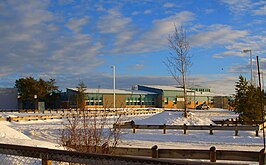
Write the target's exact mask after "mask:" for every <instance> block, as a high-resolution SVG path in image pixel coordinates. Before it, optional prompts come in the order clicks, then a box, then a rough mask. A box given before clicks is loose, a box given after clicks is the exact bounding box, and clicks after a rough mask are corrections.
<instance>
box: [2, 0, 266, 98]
mask: <svg viewBox="0 0 266 165" xmlns="http://www.w3.org/2000/svg"><path fill="white" fill-rule="evenodd" d="M174 25H176V26H177V27H180V26H182V27H184V29H185V30H186V33H187V38H188V40H189V43H190V50H189V54H190V55H191V56H192V57H191V61H192V66H191V67H190V69H189V72H188V73H189V74H188V79H189V84H190V85H191V86H193V85H200V86H204V87H209V88H211V89H212V90H213V91H215V92H221V93H227V94H228V93H234V86H235V82H236V81H238V77H239V75H240V74H241V75H243V76H245V77H246V78H247V79H248V80H249V79H250V72H251V71H250V70H251V65H250V54H249V52H248V53H243V50H245V49H249V50H251V52H252V59H253V60H252V61H253V62H252V63H253V71H254V73H253V75H254V78H253V79H255V80H258V78H256V74H257V66H256V56H258V57H259V61H260V68H261V71H262V72H264V73H266V28H265V27H266V1H265V0H261V1H260V0H257V1H255V0H215V1H214V0H186V1H184V0H180V1H175V0H157V1H153V0H141V1H133V0H120V1H118V0H80V1H78V0H38V1H36V0H23V1H20V0H2V1H0V36H1V37H0V57H1V58H0V87H14V84H15V80H17V79H19V78H24V77H29V76H32V77H34V78H36V79H39V78H43V79H45V80H49V79H50V78H53V79H55V80H56V82H57V85H58V86H59V87H60V89H62V90H65V88H68V87H76V86H77V85H78V83H79V82H80V81H83V82H84V83H85V84H86V85H87V87H88V88H98V87H100V88H112V86H113V84H112V83H113V69H112V68H111V66H112V65H115V66H116V88H120V89H130V88H131V86H133V85H136V84H149V85H176V84H177V83H176V82H175V81H174V80H173V78H172V77H171V75H170V73H169V71H168V69H167V67H166V65H165V64H164V61H165V60H166V58H167V57H168V56H169V55H170V51H171V50H170V48H169V41H168V39H167V38H168V36H169V35H171V34H173V32H174ZM265 78H266V74H265V76H264V79H265ZM254 82H255V81H254ZM262 82H264V81H262Z"/></svg>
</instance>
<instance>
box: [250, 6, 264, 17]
mask: <svg viewBox="0 0 266 165" xmlns="http://www.w3.org/2000/svg"><path fill="white" fill-rule="evenodd" d="M253 12H254V14H255V15H266V5H264V6H262V7H260V8H259V9H257V10H254V11H253Z"/></svg>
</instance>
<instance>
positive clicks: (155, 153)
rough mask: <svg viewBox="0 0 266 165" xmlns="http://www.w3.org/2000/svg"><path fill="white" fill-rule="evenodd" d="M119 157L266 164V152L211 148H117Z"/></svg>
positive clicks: (116, 152) (116, 151)
mask: <svg viewBox="0 0 266 165" xmlns="http://www.w3.org/2000/svg"><path fill="white" fill-rule="evenodd" d="M115 154H117V155H135V156H152V158H170V159H205V160H210V162H216V161H217V160H232V161H254V162H259V164H260V165H262V164H263V163H264V157H265V150H264V149H262V150H261V151H260V152H255V151H229V150H216V148H215V147H211V148H210V149H209V150H196V149H158V147H157V146H156V145H155V146H153V147H152V148H122V147H119V148H116V149H115Z"/></svg>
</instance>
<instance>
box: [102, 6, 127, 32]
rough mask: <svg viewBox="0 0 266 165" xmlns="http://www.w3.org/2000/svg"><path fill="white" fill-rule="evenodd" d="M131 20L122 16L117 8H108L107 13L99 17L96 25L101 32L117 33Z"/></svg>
mask: <svg viewBox="0 0 266 165" xmlns="http://www.w3.org/2000/svg"><path fill="white" fill-rule="evenodd" d="M131 21H132V20H131V18H129V17H125V16H123V15H122V14H121V13H120V12H119V11H118V10H116V9H109V10H108V11H107V15H105V16H102V17H100V21H99V22H98V23H97V26H98V28H99V30H100V32H101V33H119V32H121V30H124V29H125V28H126V27H127V26H128V25H129V23H130V22H131Z"/></svg>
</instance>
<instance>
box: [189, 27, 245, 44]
mask: <svg viewBox="0 0 266 165" xmlns="http://www.w3.org/2000/svg"><path fill="white" fill-rule="evenodd" d="M247 35H248V31H245V30H234V29H232V27H230V26H226V25H212V26H210V27H208V28H207V29H206V31H203V32H200V33H198V34H195V35H193V36H191V37H190V40H191V42H192V45H194V46H204V47H210V46H213V45H219V44H228V43H233V42H235V41H236V40H239V39H241V38H243V37H246V36H247Z"/></svg>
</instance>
